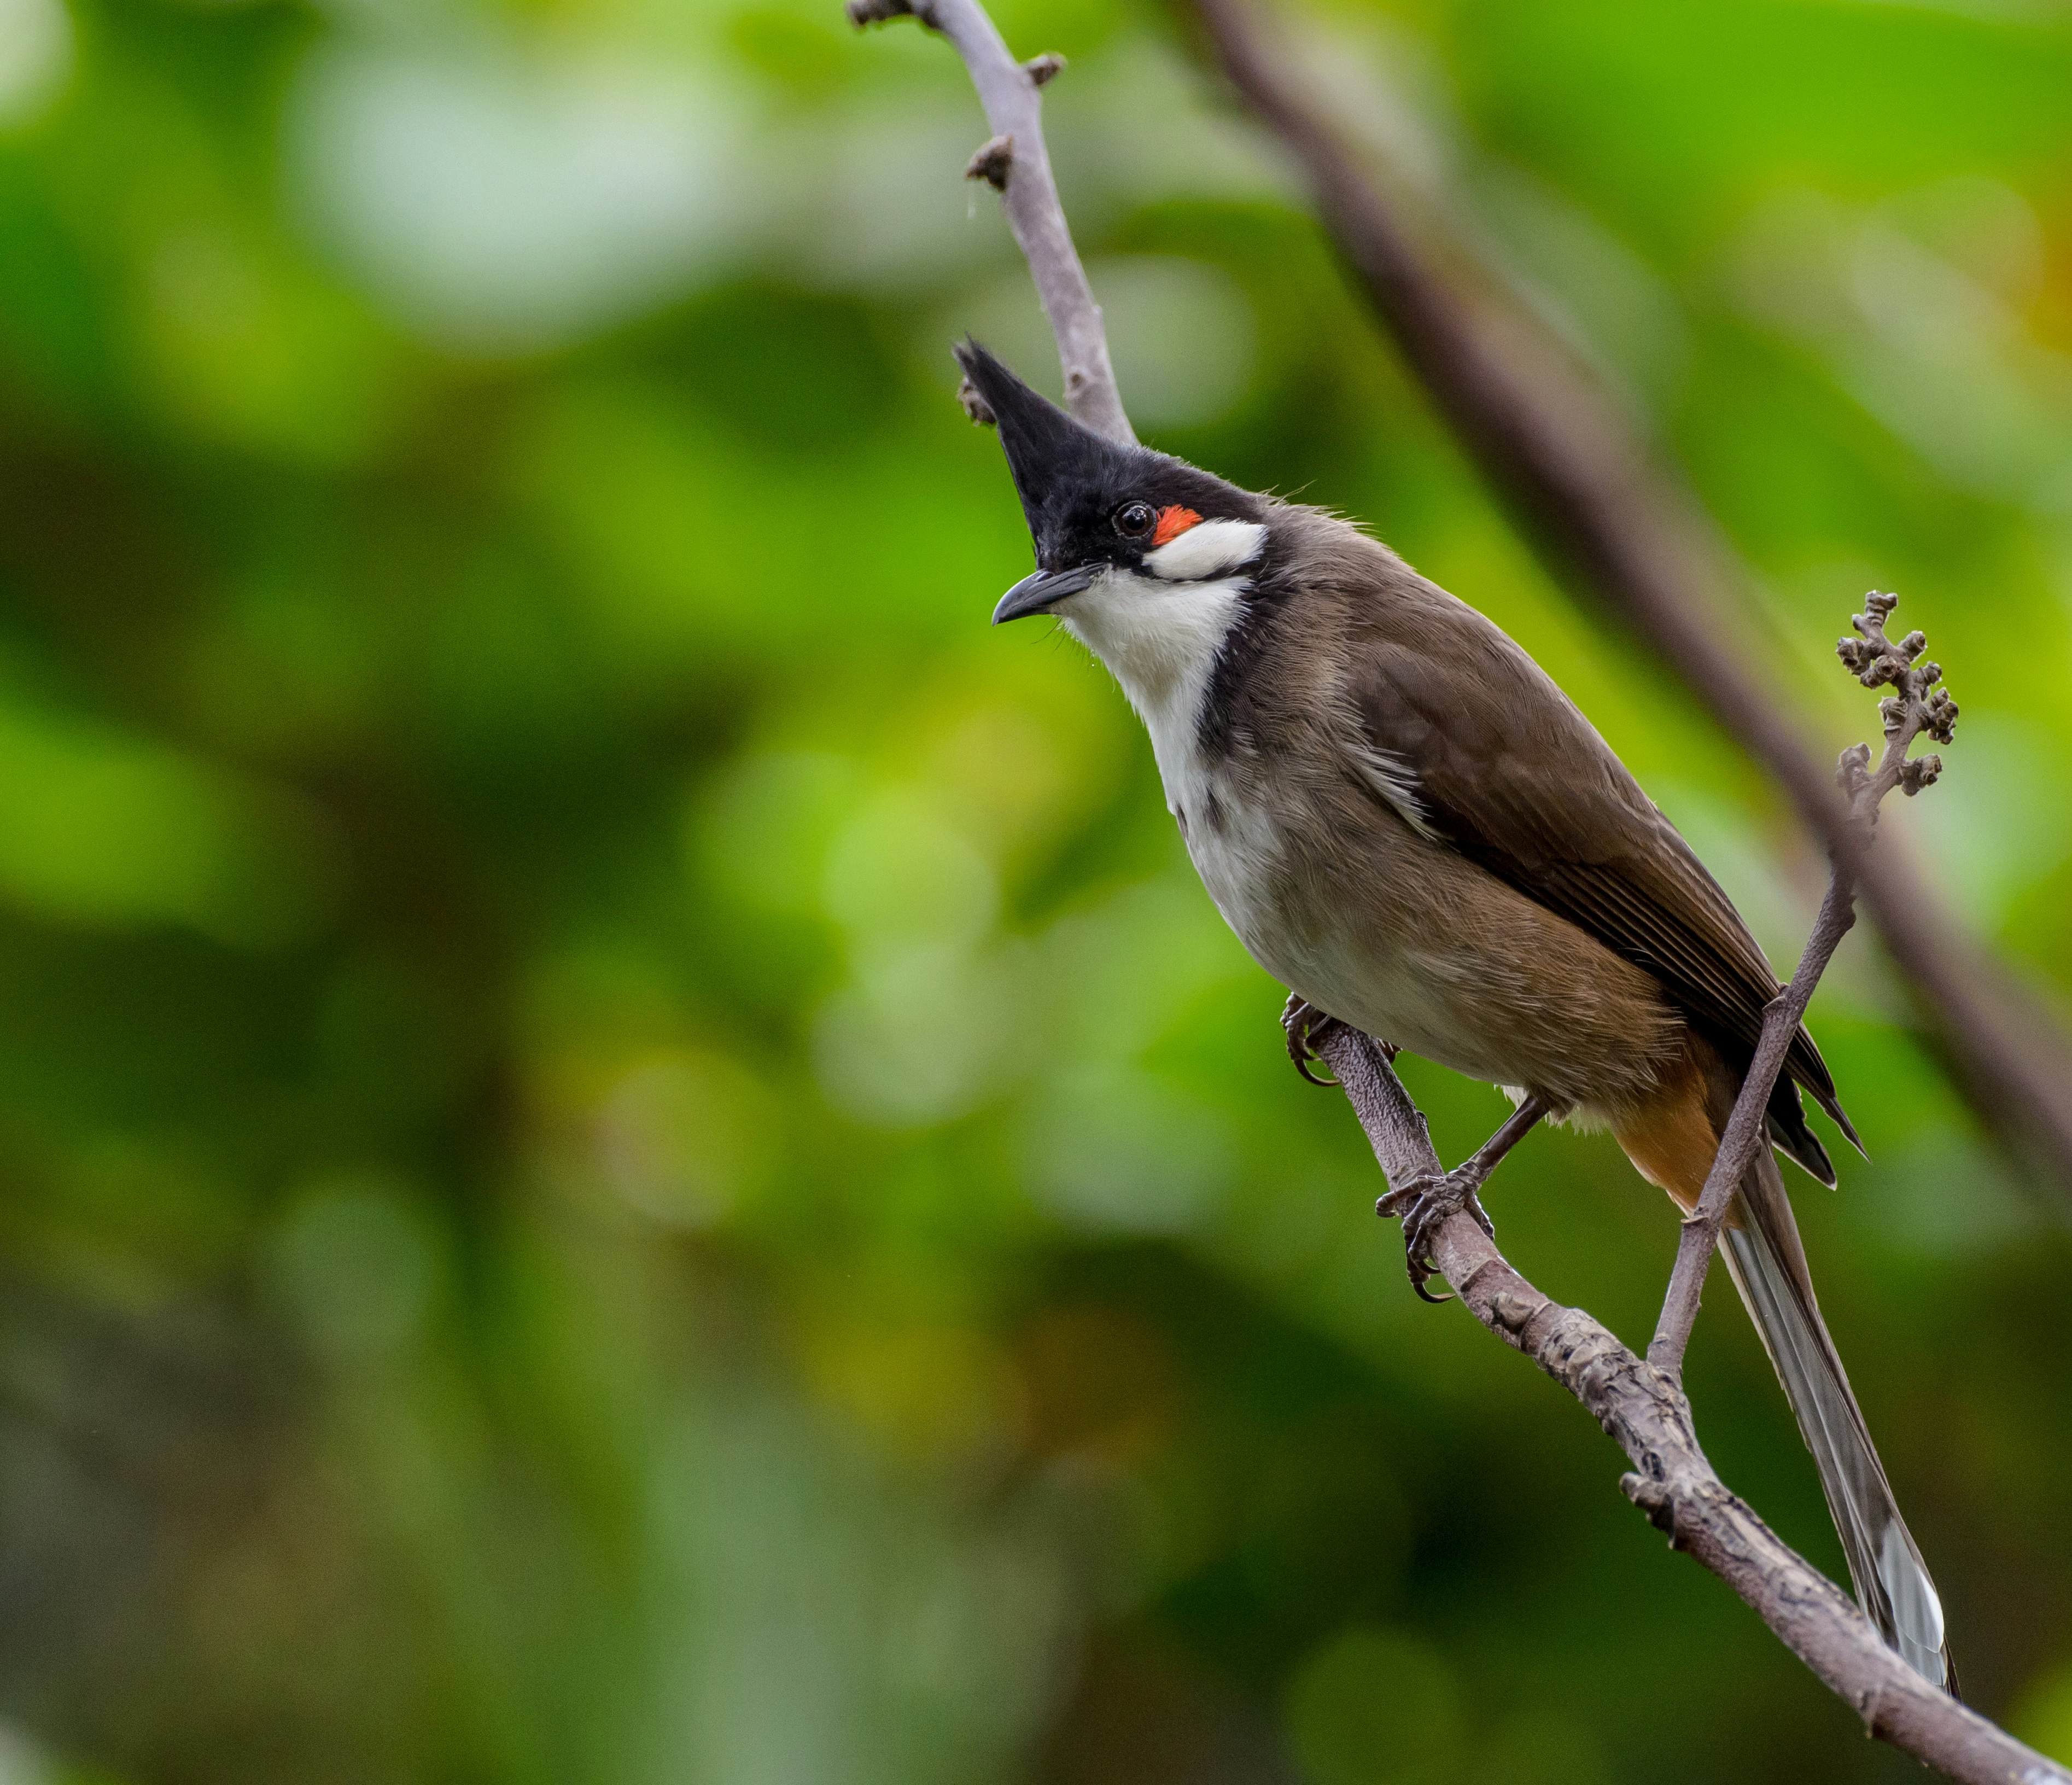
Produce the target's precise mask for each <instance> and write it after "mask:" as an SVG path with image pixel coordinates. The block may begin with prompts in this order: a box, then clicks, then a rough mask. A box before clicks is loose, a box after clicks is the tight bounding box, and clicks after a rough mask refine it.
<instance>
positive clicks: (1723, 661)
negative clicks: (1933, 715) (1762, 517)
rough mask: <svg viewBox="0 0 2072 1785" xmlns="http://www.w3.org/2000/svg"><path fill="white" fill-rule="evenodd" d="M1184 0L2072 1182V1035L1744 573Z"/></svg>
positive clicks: (1925, 995)
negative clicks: (1967, 924) (1743, 649)
mask: <svg viewBox="0 0 2072 1785" xmlns="http://www.w3.org/2000/svg"><path fill="white" fill-rule="evenodd" d="M1194 7H1195V10H1196V12H1197V14H1198V16H1199V17H1200V18H1201V19H1202V22H1203V23H1204V24H1205V25H1206V26H1207V30H1208V33H1209V35H1210V37H1211V39H1212V41H1213V43H1214V44H1215V50H1216V52H1217V56H1218V58H1219V60H1220V61H1221V63H1222V65H1223V71H1224V72H1225V74H1226V75H1227V76H1228V77H1229V79H1230V80H1231V84H1233V85H1234V86H1235V88H1237V90H1238V92H1239V93H1240V94H1241V95H1242V96H1243V97H1244V99H1245V100H1246V101H1247V102H1248V104H1249V105H1251V107H1252V109H1253V110H1254V111H1255V112H1256V113H1257V114H1258V115H1259V117H1260V119H1261V120H1262V121H1264V123H1265V124H1266V125H1267V126H1268V128H1269V129H1271V130H1272V131H1274V132H1275V134H1277V135H1278V136H1279V137H1280V138H1281V141H1282V142H1283V143H1284V144H1285V146H1287V148H1288V149H1289V151H1290V152H1291V153H1292V154H1293V155H1294V157H1295V158H1296V159H1297V161H1298V162H1301V165H1302V167H1303V168H1304V170H1305V171H1306V172H1307V174H1308V175H1309V182H1310V185H1311V187H1312V189H1313V192H1314V194H1315V198H1316V203H1317V208H1318V212H1319V214H1320V215H1321V216H1322V220H1323V222H1324V224H1325V226H1326V228H1328V229H1329V230H1330V233H1331V235H1332V236H1333V238H1334V240H1335V241H1336V242H1337V244H1338V250H1339V252H1340V253H1342V255H1343V256H1344V257H1345V259H1346V262H1347V263H1348V264H1349V265H1350V268H1351V269H1352V270H1353V272H1354V273H1355V274H1356V275H1357V277H1358V278H1359V281H1360V282H1361V284H1362V285H1363V287H1364V288H1365V290H1366V291H1367V296H1368V298H1369V299H1370V301H1371V302H1372V303H1373V305H1374V307H1375V311H1376V313H1377V314H1378V315H1379V316H1380V318H1381V319H1382V320H1383V323H1385V324H1386V325H1387V327H1388V329H1389V330H1390V331H1391V332H1392V334H1393V335H1394V336H1395V338H1396V343H1397V345H1398V346H1399V347H1400V348H1401V350H1402V352H1403V355H1404V359H1405V360H1407V361H1408V363H1409V365H1410V367H1411V368H1412V371H1413V372H1415V373H1416V376H1418V377H1419V379H1420V380H1422V382H1423V383H1424V386H1425V389H1427V390H1428V391H1429V393H1430V394H1431V396H1432V398H1433V401H1434V402H1435V403H1436V404H1437V406H1438V408H1439V409H1440V411H1441V413H1443V414H1444V415H1445V417H1446V419H1447V421H1448V422H1449V423H1450V424H1451V425H1452V426H1453V429H1454V430H1455V432H1456V433H1457V434H1458V435H1459V436H1460V438H1461V442H1462V443H1463V444H1464V445H1465V446H1466V448H1467V450H1468V452H1469V454H1470V456H1471V457H1472V458H1473V459H1474V461H1475V463H1477V464H1478V466H1479V467H1480V468H1481V470H1482V474H1483V475H1484V476H1485V477H1486V478H1487V479H1489V481H1490V483H1491V485H1492V486H1493V487H1494V488H1495V490H1496V491H1497V492H1498V495H1499V496H1501V497H1502V498H1503V500H1504V501H1505V502H1506V503H1507V505H1508V506H1509V507H1510V508H1511V511H1512V512H1513V513H1514V515H1515V516H1516V517H1517V518H1518V519H1519V521H1520V522H1521V524H1522V525H1523V530H1524V531H1525V533H1527V537H1529V538H1530V539H1531V540H1532V541H1533V542H1534V543H1535V545H1536V546H1537V547H1538V548H1539V549H1540V550H1541V552H1542V553H1543V554H1544V555H1545V556H1546V557H1548V559H1549V560H1550V561H1551V562H1552V565H1553V566H1554V568H1555V569H1556V570H1557V572H1558V573H1560V574H1562V575H1563V576H1564V579H1565V580H1567V581H1568V582H1571V583H1572V585H1576V586H1580V587H1581V588H1582V589H1584V590H1586V591H1588V592H1589V593H1591V594H1594V595H1595V597H1596V598H1597V600H1598V601H1599V602H1600V603H1601V604H1602V605H1603V607H1605V609H1606V610H1607V611H1609V613H1610V614H1611V615H1613V616H1614V617H1615V618H1616V619H1618V620H1619V621H1620V622H1621V623H1623V624H1624V625H1625V626H1626V628H1627V629H1628V630H1629V631H1631V632H1633V633H1634V635H1637V636H1638V638H1640V639H1641V640H1642V641H1643V642H1644V643H1645V644H1647V645H1648V646H1650V647H1651V648H1652V649H1653V650H1654V651H1655V652H1656V653H1657V654H1658V655H1659V656H1660V657H1661V658H1663V660H1664V661H1666V662H1667V664H1669V666H1670V667H1671V668H1672V669H1673V670H1674V671H1675V672H1676V673H1677V675H1678V676H1679V677H1681V678H1682V680H1683V681H1684V682H1685V683H1686V684H1687V685H1688V686H1689V687H1690V688H1691V689H1692V691H1693V692H1694V693H1696V694H1697V695H1698V696H1699V697H1700V699H1702V700H1703V701H1704V702H1705V704H1706V705H1707V706H1708V708H1709V709H1711V711H1712V716H1713V718H1715V719H1716V721H1717V722H1719V724H1720V726H1721V728H1722V729H1723V730H1725V731H1726V732H1727V733H1728V734H1729V736H1731V737H1733V738H1735V739H1736V740H1737V742H1739V743H1740V744H1741V747H1742V748H1743V749H1745V750H1746V751H1748V752H1749V755H1752V756H1753V757H1754V758H1755V759H1756V760H1757V761H1758V762H1759V763H1762V765H1763V766H1764V767H1766V769H1767V770H1768V771H1770V774H1771V775H1773V776H1774V778H1775V779H1776V780H1777V781H1778V784H1780V785H1781V786H1782V788H1784V790H1785V792H1786V794H1787V795H1788V796H1790V799H1791V800H1792V803H1793V804H1794V805H1795V806H1796V807H1797V808H1799V814H1800V816H1801V817H1802V818H1803V820H1804V821H1805V822H1806V824H1807V827H1808V828H1809V829H1811V831H1812V832H1813V833H1814V834H1815V836H1816V837H1819V839H1820V840H1821V841H1822V843H1823V845H1824V846H1825V849H1826V851H1827V853H1828V855H1829V856H1830V857H1831V858H1833V859H1834V860H1835V861H1836V862H1840V863H1843V864H1844V865H1845V866H1847V868H1848V871H1849V874H1850V875H1851V877H1852V879H1853V881H1854V882H1855V883H1856V886H1857V887H1858V888H1859V889H1860V891H1861V894H1862V897H1863V900H1864V904H1865V905H1866V906H1867V907H1868V908H1869V911H1870V912H1871V915H1872V916H1873V919H1875V920H1876V922H1877V926H1878V929H1879V932H1880V933H1881V935H1882V936H1883V937H1884V939H1885V947H1886V949H1887V951H1888V952H1889V954H1890V956H1891V957H1892V960H1893V964H1894V965H1895V966H1897V969H1899V971H1900V973H1901V974H1902V975H1903V976H1904V977H1905V981H1907V983H1908V985H1910V988H1911V989H1912V991H1913V993H1914V996H1915V998H1916V1000H1917V1001H1918V1004H1919V1005H1920V1006H1922V1008H1923V1010H1924V1011H1925V1013H1926V1017H1927V1019H1928V1027H1929V1030H1930V1035H1931V1038H1932V1039H1933V1040H1934V1043H1935V1044H1936V1045H1937V1046H1938V1048H1939V1049H1940V1050H1941V1051H1942V1055H1943V1057H1944V1059H1945V1061H1946V1063H1947V1064H1948V1066H1949V1067H1950V1069H1951V1074H1952V1076H1953V1077H1954V1078H1955V1080H1956V1082H1957V1084H1958V1087H1959V1089H1960V1090H1961V1091H1962V1092H1963V1095H1964V1096H1965V1097H1966V1099H1967V1100H1968V1101H1969V1102H1970V1103H1971V1106H1972V1107H1973V1108H1974V1109H1975V1110H1976V1111H1977V1112H1978V1113H1979V1115H1980V1117H1982V1118H1983V1120H1984V1125H1985V1126H1986V1128H1987V1129H1988V1131H1989V1132H1991V1133H1992V1134H1993V1135H1994V1136H1995V1137H1996V1138H1997V1139H1998V1140H1999V1141H2000V1142H2001V1143H2002V1144H2003V1145H2005V1146H2007V1147H2008V1150H2009V1151H2011V1152H2012V1153H2013V1154H2016V1156H2017V1157H2018V1158H2021V1159H2022V1160H2023V1162H2025V1163H2026V1164H2028V1165H2029V1166H2031V1167H2032V1168H2033V1169H2035V1170H2037V1171H2038V1172H2039V1173H2040V1174H2041V1175H2044V1176H2045V1177H2047V1178H2049V1180H2051V1181H2052V1182H2055V1183H2056V1185H2057V1186H2058V1187H2059V1189H2060V1190H2061V1191H2065V1192H2066V1193H2067V1194H2072V1042H2068V1040H2067V1038H2066V1035H2065V1034H2064V1033H2063V1032H2062V1030H2060V1029H2059V1028H2058V1026H2056V1024H2055V1023H2054V1022H2053V1021H2052V1020H2051V1018H2049V1015H2048V1014H2046V1013H2045V1010H2043V1008H2042V1006H2041V1005H2040V1004H2039V1003H2038V1001H2037V999H2036V998H2035V997H2034V996H2033V994H2031V993H2029V992H2028V991H2027V990H2025V989H2024V988H2022V987H2021V985H2018V984H2017V983H2016V981H2014V979H2013V978H2012V977H2011V976H2010V975H2009V974H2008V972H2007V971H2006V969H2004V967H2003V966H2002V965H2001V964H2000V963H1999V962H1998V961H1997V960H1994V959H1993V958H1992V957H1991V956H1989V955H1988V954H1987V953H1986V952H1984V950H1983V949H1981V948H1979V945H1978V944H1976V943H1975V942H1974V941H1973V940H1971V938H1969V937H1968V936H1966V935H1964V934H1963V932H1962V931H1961V930H1960V928H1959V927H1958V925H1957V924H1956V923H1955V921H1954V919H1952V918H1951V916H1950V915H1949V913H1948V912H1947V910H1946V909H1945V908H1944V907H1943V906H1942V903H1941V902H1940V901H1939V900H1938V899H1936V898H1934V896H1933V895H1931V894H1930V891H1929V890H1928V888H1927V887H1926V885H1925V884H1924V883H1923V882H1922V879H1921V877H1920V876H1919V874H1917V873H1916V872H1914V870H1913V869H1912V868H1911V867H1910V865H1909V864H1908V862H1906V861H1905V858H1904V857H1903V856H1901V854H1900V853H1899V852H1897V851H1896V850H1891V849H1885V850H1881V851H1879V852H1878V853H1877V855H1876V856H1875V857H1868V856H1866V855H1865V853H1864V849H1863V847H1862V845H1861V842H1860V839H1859V838H1858V837H1857V836H1856V832H1855V829H1854V827H1852V824H1851V821H1850V816H1849V810H1848V805H1847V804H1845V802H1844V801H1843V800H1841V799H1840V797H1838V796H1837V795H1836V790H1835V788H1834V786H1833V784H1832V783H1831V779H1830V777H1829V775H1828V774H1827V770H1826V769H1825V768H1824V767H1823V766H1822V764H1821V763H1820V761H1819V758H1818V757H1817V756H1816V755H1815V753H1814V751H1812V749H1811V747H1810V746H1808V744H1807V742H1806V740H1805V739H1804V738H1803V737H1802V736H1801V735H1800V734H1799V731H1798V730H1797V729H1796V727H1795V726H1793V725H1792V724H1791V723H1790V721H1789V720H1788V719H1787V718H1786V717H1785V715H1784V714H1782V712H1781V711H1780V710H1779V709H1778V706H1777V705H1776V703H1775V702H1774V701H1772V700H1771V699H1770V697H1769V696H1768V695H1767V694H1766V693H1765V692H1764V690H1763V689H1762V686H1761V685H1760V684H1759V682H1758V681H1757V680H1756V678H1755V677H1753V675H1752V674H1751V673H1750V672H1749V670H1748V669H1747V668H1745V666H1744V664H1743V663H1742V661H1741V659H1740V658H1739V657H1738V656H1736V655H1735V653H1734V651H1733V644H1732V641H1733V636H1734V628H1733V625H1732V623H1731V621H1732V616H1733V615H1734V614H1735V612H1736V611H1737V608H1738V607H1740V605H1741V602H1740V594H1739V591H1740V590H1741V589H1743V588H1745V586H1746V585H1747V581H1748V574H1749V573H1748V572H1747V570H1746V569H1745V566H1741V564H1740V563H1739V561H1738V560H1737V556H1736V554H1735V553H1734V552H1733V548H1732V547H1731V546H1730V545H1729V543H1728V542H1727V541H1726V539H1725V537H1724V535H1723V534H1722V533H1720V529H1719V528H1718V527H1717V526H1716V524H1714V523H1713V522H1712V520H1710V518H1709V517H1708V516H1707V515H1706V514H1705V513H1704V511H1703V510H1702V509H1701V508H1700V507H1699V505H1698V504H1697V502H1696V500H1695V498H1693V497H1692V495H1691V494H1690V492H1689V491H1688V490H1687V489H1686V488H1684V487H1683V486H1682V485H1681V484H1680V483H1678V482H1676V481H1675V480H1674V479H1671V477H1670V476H1669V475H1667V474H1666V473H1665V472H1664V471H1663V469H1662V468H1661V467H1659V465H1657V464H1655V463H1652V462H1651V459H1650V456H1649V454H1647V453H1646V450H1644V449H1643V448H1642V446H1641V445H1640V443H1639V442H1638V441H1636V440H1635V439H1634V438H1633V437H1632V434H1631V431H1630V429H1628V428H1627V426H1626V425H1625V424H1624V422H1623V421H1622V418H1621V417H1620V416H1619V414H1618V411H1617V409H1615V408H1614V405H1612V404H1611V403H1609V401H1606V400H1605V397H1604V396H1603V394H1602V393H1601V392H1599V391H1597V390H1596V389H1593V388H1592V387H1591V386H1590V385H1588V384H1587V383H1586V382H1585V380H1583V379H1581V377H1579V376H1576V375H1575V373H1574V372H1573V371H1572V368H1571V366H1570V364H1569V363H1568V361H1567V360H1565V359H1564V356H1561V355H1560V354H1559V353H1557V352H1555V351H1554V350H1553V349H1552V347H1551V346H1550V345H1549V344H1548V343H1547V342H1546V341H1545V340H1544V338H1542V337H1541V336H1540V335H1539V334H1538V333H1537V331H1535V329H1534V328H1533V327H1531V325H1530V324H1529V323H1528V322H1527V319H1526V318H1525V317H1524V316H1523V314H1522V313H1520V311H1519V306H1515V305H1505V304H1503V303H1501V302H1498V300H1497V299H1496V298H1495V297H1494V295H1493V294H1491V293H1490V291H1489V290H1486V289H1481V288H1478V287H1475V286H1470V284H1469V283H1467V282H1465V281H1463V280H1461V279H1458V278H1454V277H1453V276H1452V275H1451V274H1450V273H1449V272H1444V271H1441V269H1440V268H1439V266H1438V265H1437V264H1436V261H1435V257H1434V256H1433V254H1432V253H1430V252H1429V250H1428V249H1427V247H1426V245H1424V242H1422V241H1420V240H1418V239H1416V238H1414V237H1413V236H1412V232H1411V231H1410V229H1409V228H1408V227H1407V225H1406V223H1405V221H1404V218H1403V217H1402V216H1400V214H1399V212H1398V209H1397V208H1396V205H1395V204H1393V203H1392V200H1391V199H1389V197H1388V196H1387V195H1386V194H1385V193H1384V192H1383V191H1382V190H1381V188H1380V187H1379V186H1378V185H1377V184H1376V183H1375V181H1374V180H1373V179H1371V178H1370V177H1369V176H1368V175H1367V171H1366V170H1365V169H1364V167H1363V166H1362V164H1361V162H1359V158H1357V157H1356V156H1355V154H1354V152H1353V151H1352V150H1350V148H1349V147H1348V146H1347V145H1346V142H1344V141H1343V139H1342V138H1341V137H1340V136H1339V135H1338V133H1337V132H1336V131H1335V130H1334V129H1333V127H1332V125H1330V122H1329V121H1328V120H1327V119H1326V116H1325V115H1324V113H1323V111H1322V108H1321V106H1320V105H1318V103H1317V102H1316V101H1315V100H1314V98H1313V95H1312V94H1311V93H1310V92H1309V89H1308V88H1307V87H1306V86H1305V84H1304V83H1303V82H1302V81H1301V80H1300V79H1299V78H1298V77H1297V76H1296V74H1295V73H1294V72H1293V71H1292V69H1291V68H1289V64H1287V62H1286V61H1285V60H1284V59H1283V58H1282V57H1281V56H1280V55H1278V54H1277V53H1276V52H1275V51H1274V49H1273V48H1272V47H1270V46H1269V44H1268V42H1267V40H1266V37H1265V34H1264V32H1263V31H1261V30H1260V28H1259V27H1258V26H1257V24H1256V19H1255V14H1253V12H1252V10H1251V8H1250V6H1248V4H1247V3H1246V0H1194ZM1428 228H1429V226H1428ZM1455 258H1460V257H1458V256H1456V257H1455Z"/></svg>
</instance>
